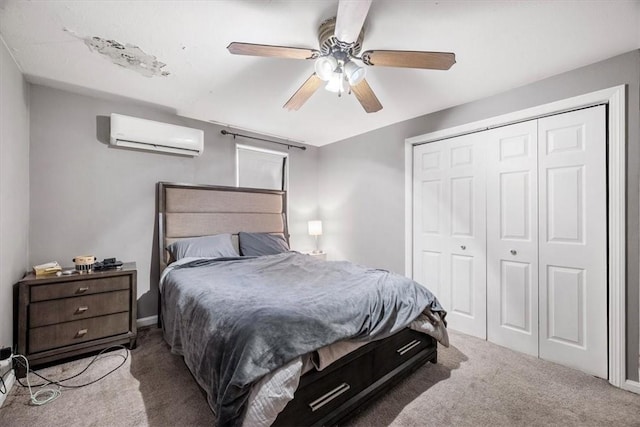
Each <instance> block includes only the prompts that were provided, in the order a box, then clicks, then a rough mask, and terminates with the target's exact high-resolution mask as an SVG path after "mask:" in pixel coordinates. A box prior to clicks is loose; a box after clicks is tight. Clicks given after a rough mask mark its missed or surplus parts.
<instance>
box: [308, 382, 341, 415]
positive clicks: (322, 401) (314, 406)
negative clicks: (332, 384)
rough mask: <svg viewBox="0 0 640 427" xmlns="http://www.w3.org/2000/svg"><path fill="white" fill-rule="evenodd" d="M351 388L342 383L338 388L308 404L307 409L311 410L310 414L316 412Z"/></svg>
mask: <svg viewBox="0 0 640 427" xmlns="http://www.w3.org/2000/svg"><path fill="white" fill-rule="evenodd" d="M350 388H351V386H350V385H349V384H347V383H342V384H340V385H339V386H338V387H336V388H334V389H333V390H331V391H330V392H328V393H325V394H323V395H322V396H320V397H319V398H317V399H316V400H314V401H313V402H311V403H309V408H311V411H312V412H315V411H317V410H318V409H320V408H322V407H323V406H324V405H326V404H327V403H329V402H331V401H332V400H333V399H335V398H336V397H338V396H340V395H341V394H342V393H345V392H346V391H348V390H349V389H350Z"/></svg>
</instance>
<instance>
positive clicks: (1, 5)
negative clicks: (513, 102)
mask: <svg viewBox="0 0 640 427" xmlns="http://www.w3.org/2000/svg"><path fill="white" fill-rule="evenodd" d="M336 10H337V1H326V0H322V1H311V0H305V1H300V0H298V1H295V0H292V1H277V0H272V1H252V0H235V1H186V0H185V1H99V0H94V1H12V0H0V33H1V35H2V38H3V39H4V40H5V42H6V44H7V46H8V47H9V49H10V51H11V53H12V55H13V56H14V58H15V59H16V61H17V63H18V64H19V66H20V68H21V69H22V71H23V72H24V74H25V75H26V76H27V79H28V80H29V81H32V82H36V83H41V84H47V85H51V86H54V87H61V88H66V89H72V90H77V91H81V92H89V93H91V92H96V93H107V94H113V95H119V96H124V97H128V98H133V99H136V100H140V101H144V102H147V103H152V104H155V105H158V106H163V107H166V108H169V109H171V110H174V111H175V112H176V113H177V114H179V115H182V116H186V117H191V118H195V119H200V120H204V121H215V122H218V123H223V124H228V125H230V126H233V127H236V128H241V129H248V130H252V131H256V132H261V133H265V134H270V135H276V136H280V137H284V138H289V139H292V140H296V141H300V142H305V143H308V144H311V145H324V144H328V143H331V142H334V141H338V140H341V139H344V138H348V137H351V136H354V135H358V134H361V133H364V132H367V131H370V130H373V129H376V128H379V127H382V126H386V125H389V124H393V123H396V122H399V121H402V120H406V119H409V118H413V117H416V116H420V115H423V114H427V113H430V112H433V111H438V110H441V109H443V108H447V107H451V106H454V105H458V104H462V103H466V102H469V101H473V100H476V99H479V98H483V97H486V96H490V95H493V94H496V93H499V92H502V91H505V90H508V89H510V88H513V87H517V86H522V85H525V84H528V83H531V82H533V81H536V80H540V79H542V78H545V77H548V76H551V75H554V74H558V73H561V72H564V71H568V70H571V69H574V68H577V67H580V66H583V65H587V64H590V63H593V62H597V61H600V60H603V59H606V58H609V57H612V56H615V55H618V54H621V53H624V52H628V51H630V50H633V49H637V48H639V47H640V29H639V28H640V25H639V24H640V22H639V20H640V2H639V1H618V0H608V1H578V0H576V1H560V0H556V1H475V0H470V1H418V0H411V1H408V0H407V1H403V0H374V1H373V4H372V6H371V9H370V11H369V15H368V17H367V21H366V22H365V39H364V43H363V48H364V50H370V49H399V50H429V51H446V52H455V53H456V59H457V63H456V64H455V65H454V66H453V67H452V68H451V70H449V71H428V70H414V69H405V68H384V67H369V68H368V70H367V72H368V74H367V80H368V81H369V84H370V85H371V87H372V88H373V90H374V91H375V93H376V95H377V96H378V98H379V99H380V101H381V103H382V105H383V106H384V108H383V109H382V110H381V111H379V112H377V113H373V114H367V113H365V112H364V110H363V109H362V107H361V106H360V104H359V103H358V102H357V100H356V99H355V97H354V96H342V98H338V97H337V96H336V95H335V94H333V93H330V92H327V91H325V90H322V89H321V90H318V92H316V93H315V94H314V95H313V96H312V97H311V98H310V100H309V101H307V103H306V104H305V105H304V106H303V107H302V108H301V109H300V110H299V111H293V112H289V111H287V110H285V109H283V108H282V105H283V104H284V103H285V102H286V101H287V100H288V99H289V97H290V96H291V95H292V94H293V93H294V92H295V91H296V90H297V88H298V87H299V86H300V85H301V84H302V83H303V82H304V81H305V80H306V79H307V77H309V75H310V74H311V73H312V72H313V62H312V61H305V60H292V59H275V58H261V57H248V56H237V55H231V54H229V53H228V52H227V50H226V46H227V45H228V44H229V43H230V42H232V41H241V42H250V43H263V44H273V45H284V46H294V47H310V48H317V47H318V46H317V35H316V33H317V28H318V25H319V24H320V22H322V21H323V20H325V19H327V18H329V17H331V16H334V15H335V12H336ZM94 37H97V38H98V39H94ZM113 42H115V45H114V44H113ZM118 46H120V47H122V48H125V49H129V50H127V52H133V53H132V55H134V56H135V55H139V57H140V58H142V61H141V62H143V63H144V64H143V65H140V64H137V65H136V66H135V67H123V66H122V65H118V64H116V63H114V62H113V60H112V58H111V57H110V56H108V52H109V51H110V50H111V51H113V50H114V49H116V50H117V49H120V47H118ZM105 52H106V53H105ZM136 58H138V57H136ZM162 64H166V65H164V66H163V65H162Z"/></svg>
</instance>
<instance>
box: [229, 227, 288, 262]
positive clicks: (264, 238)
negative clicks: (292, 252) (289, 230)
mask: <svg viewBox="0 0 640 427" xmlns="http://www.w3.org/2000/svg"><path fill="white" fill-rule="evenodd" d="M238 237H239V238H240V253H241V254H242V255H243V256H262V255H275V254H280V253H282V252H288V251H289V245H288V244H287V241H286V240H285V239H284V235H282V234H269V233H245V232H243V231H241V232H240V233H239V234H238Z"/></svg>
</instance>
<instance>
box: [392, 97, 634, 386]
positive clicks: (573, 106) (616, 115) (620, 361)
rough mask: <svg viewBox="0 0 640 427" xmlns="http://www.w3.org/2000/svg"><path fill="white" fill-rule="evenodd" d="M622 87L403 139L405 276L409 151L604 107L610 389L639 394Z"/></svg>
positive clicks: (409, 239)
mask: <svg viewBox="0 0 640 427" xmlns="http://www.w3.org/2000/svg"><path fill="white" fill-rule="evenodd" d="M626 96H627V95H626V85H620V86H614V87H611V88H608V89H603V90H599V91H595V92H591V93H587V94H584V95H579V96H575V97H572V98H567V99H563V100H560V101H555V102H551V103H548V104H543V105H539V106H536V107H532V108H526V109H523V110H518V111H515V112H511V113H508V114H503V115H500V116H495V117H491V118H488V119H483V120H479V121H475V122H471V123H466V124H463V125H460V126H455V127H451V128H447V129H441V130H437V131H434V132H430V133H426V134H424V135H418V136H415V137H412V138H407V139H405V275H406V276H407V277H413V147H414V146H416V145H422V144H426V143H429V142H435V141H439V140H443V139H448V138H453V137H456V136H460V135H465V134H469V133H474V132H480V131H484V130H489V129H492V128H495V127H500V126H506V125H509V124H513V123H518V122H522V121H527V120H532V119H537V118H540V117H545V116H549V115H554V114H559V113H563V112H567V111H572V110H577V109H580V108H586V107H590V106H594V105H598V104H607V105H608V117H607V121H608V123H607V137H608V145H607V157H608V162H607V174H608V183H607V191H608V206H607V212H608V219H609V224H608V226H607V233H608V240H607V242H608V265H607V267H608V297H609V301H608V304H609V306H608V322H609V325H608V326H609V327H608V341H609V342H608V349H609V367H608V368H609V369H608V370H609V383H611V384H612V385H614V386H616V387H621V388H623V389H626V390H629V391H634V392H636V393H640V383H639V382H635V381H630V380H628V379H627V375H626V345H625V344H626V343H625V341H626V325H625V322H626V313H625V311H626V296H625V292H626V288H625V284H626V278H625V274H626V273H625V268H626V248H625V244H626V238H625V232H626V212H625V204H626V164H625V161H626Z"/></svg>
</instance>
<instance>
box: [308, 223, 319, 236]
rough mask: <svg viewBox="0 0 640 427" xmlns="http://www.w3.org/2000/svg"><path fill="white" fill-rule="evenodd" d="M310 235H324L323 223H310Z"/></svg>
mask: <svg viewBox="0 0 640 427" xmlns="http://www.w3.org/2000/svg"><path fill="white" fill-rule="evenodd" d="M309 235H310V236H321V235H322V221H319V220H315V221H309Z"/></svg>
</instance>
